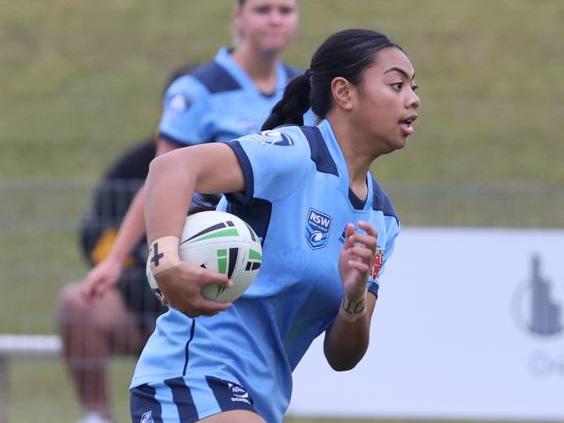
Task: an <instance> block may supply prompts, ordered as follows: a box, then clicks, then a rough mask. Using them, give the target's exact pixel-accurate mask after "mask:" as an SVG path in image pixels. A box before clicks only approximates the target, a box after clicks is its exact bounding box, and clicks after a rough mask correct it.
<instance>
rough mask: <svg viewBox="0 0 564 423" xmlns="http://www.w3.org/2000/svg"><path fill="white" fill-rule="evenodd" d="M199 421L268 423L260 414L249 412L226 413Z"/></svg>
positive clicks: (207, 422) (233, 411) (203, 422)
mask: <svg viewBox="0 0 564 423" xmlns="http://www.w3.org/2000/svg"><path fill="white" fill-rule="evenodd" d="M198 421H199V422H201V423H266V422H265V421H264V420H263V419H262V417H260V416H259V415H258V414H255V413H253V412H251V411H247V410H232V411H224V412H223V413H219V414H215V415H213V416H209V417H206V418H205V419H202V420H198Z"/></svg>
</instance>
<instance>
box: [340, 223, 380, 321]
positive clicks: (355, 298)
mask: <svg viewBox="0 0 564 423" xmlns="http://www.w3.org/2000/svg"><path fill="white" fill-rule="evenodd" d="M357 225H358V227H359V228H360V229H362V230H364V231H365V234H362V233H360V232H357V231H356V230H355V227H354V225H353V224H350V223H349V224H348V225H347V227H346V229H345V243H344V245H343V248H342V249H341V253H340V255H339V273H340V275H341V281H342V282H343V289H344V294H345V295H344V296H345V298H344V299H343V304H342V306H341V310H340V314H341V315H342V316H343V317H344V318H345V319H346V320H350V321H355V320H357V319H358V318H360V317H362V316H363V315H364V314H365V312H366V304H365V302H366V284H367V281H368V275H369V274H370V270H371V269H372V263H373V261H374V255H375V254H376V236H377V234H376V230H375V229H374V227H372V225H370V224H369V223H368V222H364V221H359V222H358V223H357Z"/></svg>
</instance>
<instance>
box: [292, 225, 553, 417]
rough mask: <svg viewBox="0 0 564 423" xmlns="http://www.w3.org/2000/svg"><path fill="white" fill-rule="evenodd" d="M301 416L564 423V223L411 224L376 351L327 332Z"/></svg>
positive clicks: (393, 263)
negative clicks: (353, 349)
mask: <svg viewBox="0 0 564 423" xmlns="http://www.w3.org/2000/svg"><path fill="white" fill-rule="evenodd" d="M289 415H300V416H337V417H339V416H341V417H408V418H409V417H418V418H470V419H473V418H480V419H482V418H491V419H496V418H497V419H543V420H555V419H560V420H564V231H556V230H503V229H438V228H434V229H432V228H407V229H404V230H403V231H402V233H401V235H400V238H399V239H398V241H397V243H396V250H395V252H394V254H393V256H392V258H391V259H390V261H389V263H388V264H387V268H386V271H385V272H384V274H383V275H382V277H381V287H380V298H379V300H378V303H377V305H376V310H375V312H374V316H373V320H372V329H371V342H370V347H369V350H368V352H367V353H366V355H365V357H364V359H363V360H362V362H361V363H360V364H359V365H358V366H357V367H356V368H355V369H353V370H352V371H349V372H340V373H337V372H334V371H333V370H331V369H330V367H329V366H328V365H327V364H326V362H325V359H324V357H323V350H322V339H321V338H319V339H317V340H316V341H315V342H314V344H313V345H312V347H311V348H310V350H309V351H308V353H307V354H306V356H305V357H304V359H303V360H302V362H301V363H300V364H299V365H298V368H297V369H296V371H295V372H294V393H293V397H292V402H291V404H290V410H289Z"/></svg>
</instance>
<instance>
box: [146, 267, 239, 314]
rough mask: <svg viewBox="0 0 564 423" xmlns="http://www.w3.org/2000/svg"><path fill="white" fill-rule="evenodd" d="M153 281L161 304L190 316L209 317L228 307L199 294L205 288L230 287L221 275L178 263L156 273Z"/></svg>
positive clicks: (226, 304) (226, 303)
mask: <svg viewBox="0 0 564 423" xmlns="http://www.w3.org/2000/svg"><path fill="white" fill-rule="evenodd" d="M155 280H156V283H157V285H158V287H159V288H158V289H159V293H160V296H161V301H163V303H164V304H168V305H169V306H171V307H173V308H175V309H177V310H179V311H181V312H182V313H184V314H186V315H187V316H190V317H196V316H201V315H203V316H213V315H214V314H217V313H219V312H220V311H223V310H225V309H226V308H227V307H229V306H230V305H231V303H228V302H217V301H211V300H208V299H206V298H204V297H203V296H202V291H203V290H204V289H205V288H206V287H208V286H211V285H215V284H217V285H220V286H225V287H230V286H231V285H232V284H231V282H230V281H229V279H228V278H227V276H226V275H222V274H221V273H216V272H212V271H210V270H207V269H204V268H202V267H199V266H195V265H193V264H190V263H187V262H183V261H180V260H179V261H178V262H177V263H176V264H175V265H174V266H172V267H170V268H168V269H166V270H164V271H162V272H160V273H158V274H157V275H156V276H155Z"/></svg>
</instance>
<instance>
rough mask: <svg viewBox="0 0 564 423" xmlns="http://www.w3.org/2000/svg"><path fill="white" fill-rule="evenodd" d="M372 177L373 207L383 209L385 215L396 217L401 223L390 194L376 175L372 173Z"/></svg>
mask: <svg viewBox="0 0 564 423" xmlns="http://www.w3.org/2000/svg"><path fill="white" fill-rule="evenodd" d="M370 176H371V177H372V190H373V195H372V209H374V210H381V211H382V213H384V215H385V216H391V217H394V218H395V219H396V220H397V221H398V223H399V217H398V214H397V213H396V211H395V209H394V206H392V202H391V201H390V198H389V197H388V194H386V193H385V192H384V190H383V189H382V187H381V186H380V184H379V183H378V181H376V178H374V175H372V174H370Z"/></svg>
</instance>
